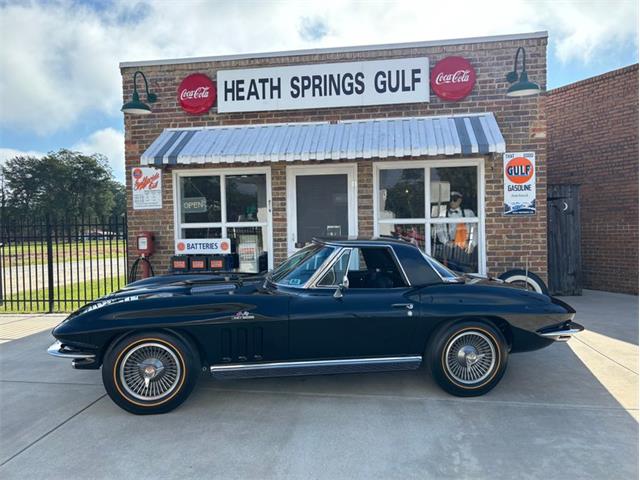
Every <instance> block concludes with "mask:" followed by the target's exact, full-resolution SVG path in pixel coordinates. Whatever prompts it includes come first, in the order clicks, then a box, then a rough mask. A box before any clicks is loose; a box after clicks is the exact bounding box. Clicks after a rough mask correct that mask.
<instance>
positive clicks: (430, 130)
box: [142, 113, 505, 165]
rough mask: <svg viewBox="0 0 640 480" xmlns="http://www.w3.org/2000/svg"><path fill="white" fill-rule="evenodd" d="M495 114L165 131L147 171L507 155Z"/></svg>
mask: <svg viewBox="0 0 640 480" xmlns="http://www.w3.org/2000/svg"><path fill="white" fill-rule="evenodd" d="M504 151H505V142H504V138H503V137H502V134H501V133H500V129H499V128H498V124H497V123H496V120H495V118H494V116H493V114H492V113H484V114H478V115H475V114H469V115H464V116H444V117H406V118H398V119H374V120H362V121H360V120H357V121H344V122H339V123H287V124H271V125H270V124H264V125H242V126H229V127H226V126H225V127H211V128H197V129H196V128H194V129H166V130H164V131H163V132H162V133H161V134H160V136H159V137H158V138H157V139H156V140H155V141H154V142H153V143H152V144H151V146H150V147H149V148H148V149H147V151H145V152H144V153H143V154H142V164H143V165H162V164H178V163H180V164H182V163H186V164H189V163H239V162H278V161H294V160H302V161H305V160H341V159H360V158H389V157H420V156H433V155H471V154H481V155H483V154H487V153H503V152H504Z"/></svg>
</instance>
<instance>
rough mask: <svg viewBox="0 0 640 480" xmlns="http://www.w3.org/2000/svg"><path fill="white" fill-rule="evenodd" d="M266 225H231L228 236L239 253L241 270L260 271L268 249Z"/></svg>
mask: <svg viewBox="0 0 640 480" xmlns="http://www.w3.org/2000/svg"><path fill="white" fill-rule="evenodd" d="M265 230H266V227H262V226H260V227H229V228H227V237H228V238H229V239H230V240H231V244H232V245H233V246H234V248H235V250H236V253H237V254H238V262H239V270H240V271H241V272H256V273H257V272H259V271H260V270H261V267H264V265H261V263H260V262H261V261H262V262H264V261H265V260H264V255H265V254H266V252H267V250H268V246H267V235H266V234H265Z"/></svg>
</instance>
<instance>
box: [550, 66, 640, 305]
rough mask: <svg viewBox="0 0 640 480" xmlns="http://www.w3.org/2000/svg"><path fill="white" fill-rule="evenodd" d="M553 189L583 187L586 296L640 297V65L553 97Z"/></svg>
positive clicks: (570, 87)
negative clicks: (556, 186) (617, 294)
mask: <svg viewBox="0 0 640 480" xmlns="http://www.w3.org/2000/svg"><path fill="white" fill-rule="evenodd" d="M546 101H547V124H548V130H549V135H548V140H549V144H548V150H549V153H548V157H549V173H548V181H549V184H579V185H580V207H581V221H580V223H581V236H582V275H583V286H584V288H592V289H596V290H609V291H613V292H625V293H635V294H637V293H638V64H635V65H632V66H630V67H626V68H621V69H619V70H614V71H612V72H609V73H606V74H604V75H600V76H597V77H593V78H590V79H587V80H584V81H581V82H577V83H573V84H571V85H567V86H565V87H562V88H558V89H555V90H551V91H550V92H548V94H547V97H546Z"/></svg>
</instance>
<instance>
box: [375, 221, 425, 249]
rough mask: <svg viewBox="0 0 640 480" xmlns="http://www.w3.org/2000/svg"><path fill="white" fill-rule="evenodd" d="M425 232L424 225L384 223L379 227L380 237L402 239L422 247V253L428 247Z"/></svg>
mask: <svg viewBox="0 0 640 480" xmlns="http://www.w3.org/2000/svg"><path fill="white" fill-rule="evenodd" d="M424 232H425V226H424V224H403V223H402V224H399V223H383V224H381V225H380V226H379V227H378V235H383V236H387V237H396V238H402V239H403V240H407V241H409V242H411V243H413V244H414V245H415V246H417V247H420V250H422V251H424V249H425V246H426V242H425V238H424Z"/></svg>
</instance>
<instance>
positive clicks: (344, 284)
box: [333, 275, 349, 298]
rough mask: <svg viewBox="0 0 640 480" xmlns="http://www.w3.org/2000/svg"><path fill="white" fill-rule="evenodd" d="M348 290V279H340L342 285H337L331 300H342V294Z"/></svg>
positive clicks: (345, 277)
mask: <svg viewBox="0 0 640 480" xmlns="http://www.w3.org/2000/svg"><path fill="white" fill-rule="evenodd" d="M347 288H349V278H348V277H347V276H346V275H345V276H344V278H343V279H342V283H341V284H340V285H338V288H336V291H335V293H334V294H333V298H342V297H343V296H344V294H343V292H344V291H345V290H346V289H347Z"/></svg>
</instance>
